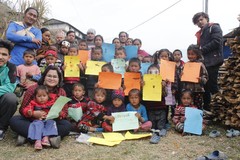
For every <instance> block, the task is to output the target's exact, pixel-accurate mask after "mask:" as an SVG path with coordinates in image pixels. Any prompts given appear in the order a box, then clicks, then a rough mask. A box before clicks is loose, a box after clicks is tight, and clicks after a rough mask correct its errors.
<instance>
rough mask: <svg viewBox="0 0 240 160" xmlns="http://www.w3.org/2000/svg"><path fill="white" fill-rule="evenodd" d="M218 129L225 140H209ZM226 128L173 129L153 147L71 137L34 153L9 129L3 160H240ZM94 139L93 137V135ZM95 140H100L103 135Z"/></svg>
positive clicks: (1, 145) (237, 142)
mask: <svg viewBox="0 0 240 160" xmlns="http://www.w3.org/2000/svg"><path fill="white" fill-rule="evenodd" d="M213 129H217V130H219V131H220V132H221V136H220V137H217V138H210V137H208V133H209V132H210V131H211V130H213ZM225 134H226V128H224V127H222V126H216V125H211V126H208V128H207V130H206V131H205V133H204V135H202V136H184V137H183V136H181V135H180V134H178V133H176V132H175V131H174V129H170V130H169V131H168V133H167V136H166V137H162V138H161V141H160V142H159V144H150V143H149V139H150V138H145V139H140V140H130V141H122V142H121V143H120V144H119V145H117V146H114V147H106V146H100V145H94V144H93V145H90V146H89V145H86V144H80V143H78V142H77V141H76V140H75V137H74V136H68V137H66V138H64V139H63V140H62V142H61V147H60V149H52V148H47V149H43V150H42V151H34V148H33V145H32V144H29V143H27V144H25V145H24V146H20V147H16V146H15V144H16V135H15V134H14V133H13V132H12V131H11V130H10V129H9V131H8V133H7V135H6V137H5V139H4V140H3V141H0V159H3V160H5V159H31V160H33V159H71V160H72V159H81V160H85V159H87V160H98V159H101V160H102V159H103V160H105V159H106V160H110V159H113V160H121V159H128V160H135V159H141V160H149V159H151V160H155V159H156V160H157V159H158V160H194V159H195V158H197V157H198V156H201V155H208V154H209V153H211V152H213V151H215V150H220V151H222V152H224V153H225V154H226V155H228V157H229V159H232V160H240V136H238V137H234V138H227V137H226V136H225ZM92 135H93V134H92ZM93 136H98V137H100V136H101V134H100V133H99V134H94V135H93Z"/></svg>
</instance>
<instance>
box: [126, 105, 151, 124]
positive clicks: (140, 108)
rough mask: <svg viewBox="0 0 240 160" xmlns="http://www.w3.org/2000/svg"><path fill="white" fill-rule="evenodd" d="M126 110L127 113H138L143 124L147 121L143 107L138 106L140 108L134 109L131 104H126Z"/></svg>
mask: <svg viewBox="0 0 240 160" xmlns="http://www.w3.org/2000/svg"><path fill="white" fill-rule="evenodd" d="M126 110H127V111H137V113H139V114H140V115H141V116H142V118H143V119H144V122H146V121H148V116H147V110H146V108H145V106H144V105H142V104H140V107H138V108H137V109H136V108H134V107H133V106H132V105H131V103H128V105H127V107H126Z"/></svg>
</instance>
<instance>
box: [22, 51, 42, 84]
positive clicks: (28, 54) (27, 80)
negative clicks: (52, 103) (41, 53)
mask: <svg viewBox="0 0 240 160" xmlns="http://www.w3.org/2000/svg"><path fill="white" fill-rule="evenodd" d="M35 56H36V54H35V53H34V51H33V50H30V49H27V50H25V51H24V53H23V59H24V61H25V64H21V65H19V66H17V77H18V78H19V84H20V85H21V86H22V87H24V88H25V89H27V88H28V87H30V86H31V85H34V84H36V83H37V81H38V80H39V79H40V78H41V71H40V68H39V67H38V66H37V65H36V64H33V61H34V59H35Z"/></svg>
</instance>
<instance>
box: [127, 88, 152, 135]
mask: <svg viewBox="0 0 240 160" xmlns="http://www.w3.org/2000/svg"><path fill="white" fill-rule="evenodd" d="M128 96H129V102H130V103H129V104H128V105H127V107H126V110H127V111H137V113H136V117H137V118H138V120H139V125H140V127H139V128H138V129H136V130H134V132H137V131H150V130H151V128H152V122H151V121H148V116H147V111H146V108H145V106H144V105H142V104H141V103H140V101H141V92H140V90H139V89H132V90H130V91H129V94H128Z"/></svg>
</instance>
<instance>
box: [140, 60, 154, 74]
mask: <svg viewBox="0 0 240 160" xmlns="http://www.w3.org/2000/svg"><path fill="white" fill-rule="evenodd" d="M151 64H152V63H141V69H140V72H142V75H144V74H147V70H148V67H149V66H150V65H151Z"/></svg>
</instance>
